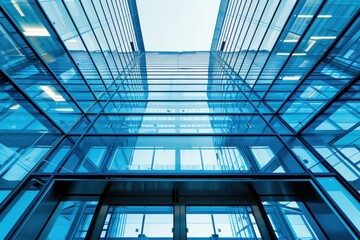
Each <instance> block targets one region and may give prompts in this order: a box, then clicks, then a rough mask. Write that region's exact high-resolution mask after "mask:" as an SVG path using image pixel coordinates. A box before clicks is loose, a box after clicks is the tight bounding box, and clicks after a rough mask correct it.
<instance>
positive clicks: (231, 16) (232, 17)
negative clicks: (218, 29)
mask: <svg viewBox="0 0 360 240" xmlns="http://www.w3.org/2000/svg"><path fill="white" fill-rule="evenodd" d="M230 2H231V3H230V9H228V10H227V11H226V16H228V18H227V20H228V21H226V24H225V26H223V27H222V34H221V36H220V38H219V42H218V45H220V46H221V44H222V42H223V41H224V39H227V40H230V39H233V38H230V37H231V36H233V35H232V34H231V33H232V32H233V30H234V23H235V22H236V20H237V18H236V17H237V16H238V15H237V14H235V11H236V10H237V9H238V4H240V6H239V9H240V8H241V5H242V3H243V1H233V0H232V1H230ZM234 2H235V3H234ZM237 12H239V10H238V11H237ZM240 21H241V18H239V21H238V22H240ZM230 26H232V27H231V28H230ZM229 36H230V37H229ZM228 46H231V44H227V46H225V48H224V50H223V52H225V51H226V50H227V49H228ZM218 52H219V53H220V54H224V53H221V52H220V51H218Z"/></svg>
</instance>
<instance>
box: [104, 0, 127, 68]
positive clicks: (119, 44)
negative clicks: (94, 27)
mask: <svg viewBox="0 0 360 240" xmlns="http://www.w3.org/2000/svg"><path fill="white" fill-rule="evenodd" d="M99 3H100V5H101V6H102V8H103V9H104V5H103V3H101V0H99ZM105 3H106V6H105V7H106V8H107V10H108V13H109V15H110V16H109V17H107V18H106V21H107V22H108V25H109V26H110V23H109V21H108V18H110V19H111V23H112V26H113V30H114V31H115V33H114V35H116V38H117V39H116V40H117V41H115V40H114V43H115V46H116V42H117V43H118V45H117V46H116V48H118V47H119V48H120V50H121V52H120V51H119V50H118V49H117V52H118V55H119V58H120V54H121V56H122V57H123V61H125V63H124V65H127V63H126V58H125V56H124V53H125V51H123V47H122V44H121V41H120V38H119V34H118V31H117V29H116V27H115V19H114V18H113V16H112V15H111V11H110V9H109V4H108V1H107V0H106V1H105ZM105 13H106V12H105V11H104V14H105ZM105 16H106V15H105ZM109 30H110V32H112V30H111V28H110V29H109ZM124 71H125V68H124Z"/></svg>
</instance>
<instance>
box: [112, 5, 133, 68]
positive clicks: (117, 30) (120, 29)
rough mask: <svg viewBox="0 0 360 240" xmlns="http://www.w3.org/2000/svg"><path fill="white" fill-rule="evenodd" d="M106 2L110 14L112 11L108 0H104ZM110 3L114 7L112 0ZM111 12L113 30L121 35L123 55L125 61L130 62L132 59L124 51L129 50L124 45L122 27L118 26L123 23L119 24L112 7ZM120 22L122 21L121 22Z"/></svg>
mask: <svg viewBox="0 0 360 240" xmlns="http://www.w3.org/2000/svg"><path fill="white" fill-rule="evenodd" d="M106 4H107V6H108V8H109V12H110V15H111V14H112V11H111V10H110V6H109V1H108V0H106ZM111 5H112V7H114V5H113V2H112V1H111ZM113 12H114V15H115V17H114V16H112V19H113V23H114V27H115V31H116V32H117V33H118V34H119V35H120V37H121V39H122V41H123V46H124V50H123V53H124V54H125V55H124V56H125V57H126V58H127V61H128V62H131V61H132V59H131V58H130V57H129V56H128V52H126V51H129V49H127V47H126V46H127V44H126V41H125V39H124V35H123V33H122V28H121V27H120V26H123V25H122V24H121V25H120V23H119V20H118V17H117V14H116V11H115V10H114V9H113ZM115 20H116V25H117V27H116V25H115ZM121 23H122V22H121Z"/></svg>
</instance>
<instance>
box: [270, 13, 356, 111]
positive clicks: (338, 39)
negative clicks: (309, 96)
mask: <svg viewBox="0 0 360 240" xmlns="http://www.w3.org/2000/svg"><path fill="white" fill-rule="evenodd" d="M359 15H360V10H358V12H357V13H356V14H354V16H353V18H352V19H351V20H350V21H349V22H348V24H347V25H346V27H345V28H343V30H342V31H341V32H340V34H339V35H338V36H339V37H337V38H336V39H335V40H334V41H333V42H332V44H331V45H330V46H329V47H328V48H327V50H326V52H325V53H323V55H322V56H321V58H320V59H319V60H318V61H317V62H316V63H315V64H314V66H313V67H312V68H311V69H310V70H309V71H308V72H307V73H306V74H305V76H304V78H303V79H302V80H301V82H300V83H299V84H298V85H297V86H296V87H295V89H294V90H293V91H292V92H291V93H290V95H289V96H288V97H287V98H286V99H285V101H283V103H282V104H281V106H280V107H279V108H278V110H277V111H276V113H279V112H280V110H281V109H282V108H283V107H284V106H285V104H286V103H287V102H288V100H290V98H291V97H292V96H293V95H294V94H295V93H296V91H297V90H298V89H299V88H300V87H301V86H302V84H303V83H304V82H305V81H306V80H307V78H308V77H309V76H310V75H311V74H312V73H313V72H314V71H315V70H316V68H317V67H318V66H319V65H320V64H321V63H322V62H323V61H324V60H325V59H326V57H327V56H328V55H329V54H330V53H331V51H332V50H333V48H334V47H335V46H336V44H337V43H338V42H339V41H340V40H341V39H342V38H343V36H344V35H345V33H346V32H347V30H348V29H349V28H350V27H352V24H353V23H354V22H355V21H356V20H357V18H358V17H359ZM309 26H310V25H309ZM299 42H301V41H299ZM296 47H297V46H296ZM294 50H295V49H294ZM293 52H294V51H293ZM280 73H281V72H279V74H278V75H277V76H276V78H278V77H279V75H280ZM276 78H275V80H274V82H275V81H276ZM274 82H273V84H274ZM273 84H272V85H273ZM269 90H270V88H269V89H268V91H267V92H269ZM266 94H267V93H266ZM266 94H265V95H264V98H265V97H266Z"/></svg>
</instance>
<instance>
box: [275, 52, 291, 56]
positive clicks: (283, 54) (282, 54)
mask: <svg viewBox="0 0 360 240" xmlns="http://www.w3.org/2000/svg"><path fill="white" fill-rule="evenodd" d="M276 55H278V56H289V55H290V53H283V52H278V53H276Z"/></svg>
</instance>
